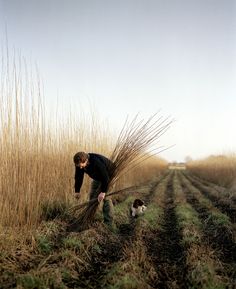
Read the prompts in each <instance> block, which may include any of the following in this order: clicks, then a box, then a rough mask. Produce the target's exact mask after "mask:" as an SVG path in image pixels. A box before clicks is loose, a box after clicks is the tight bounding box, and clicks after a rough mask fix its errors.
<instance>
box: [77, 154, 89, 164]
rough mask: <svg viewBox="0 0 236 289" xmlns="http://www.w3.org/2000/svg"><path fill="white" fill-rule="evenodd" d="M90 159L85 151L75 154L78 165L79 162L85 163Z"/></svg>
mask: <svg viewBox="0 0 236 289" xmlns="http://www.w3.org/2000/svg"><path fill="white" fill-rule="evenodd" d="M87 159H88V154H87V153H85V152H78V153H76V154H75V155H74V163H75V164H76V165H78V164H79V163H84V162H85V161H86V160H87Z"/></svg>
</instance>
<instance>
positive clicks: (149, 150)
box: [70, 113, 173, 230]
mask: <svg viewBox="0 0 236 289" xmlns="http://www.w3.org/2000/svg"><path fill="white" fill-rule="evenodd" d="M157 116H158V114H157V113H156V114H154V115H152V116H151V117H150V118H148V119H147V120H146V121H145V120H144V119H141V120H139V119H138V114H137V115H136V116H135V117H134V118H133V120H131V121H129V120H128V117H127V119H126V121H125V123H124V125H123V128H122V130H121V132H120V134H119V137H118V139H117V142H116V146H115V148H114V150H113V152H112V154H111V156H110V160H111V161H112V162H113V164H114V166H113V167H112V168H111V172H110V175H111V178H110V182H109V185H108V190H109V188H112V187H113V185H114V184H115V183H116V181H117V180H118V179H119V178H120V177H121V176H122V175H124V174H125V173H127V171H129V170H131V169H133V168H134V167H136V166H137V165H138V164H140V162H142V161H144V160H146V159H147V158H149V157H151V156H153V155H156V154H158V153H160V152H162V151H164V150H166V149H167V148H163V147H162V146H159V147H156V148H154V149H153V146H154V145H156V144H157V140H158V139H159V138H160V137H161V136H162V135H163V134H164V133H165V132H166V130H167V129H168V128H169V127H170V125H171V123H172V122H173V120H170V119H169V118H163V117H162V116H160V117H157ZM134 188H135V186H134V187H131V188H129V189H130V190H132V189H134ZM125 190H127V188H126V189H123V190H119V191H116V192H110V193H108V194H106V196H111V195H114V194H118V193H121V192H122V191H125ZM98 204H99V203H98V200H97V199H92V200H90V201H89V202H86V203H83V204H80V205H76V206H74V207H72V208H71V209H70V212H73V214H74V216H77V221H76V226H78V227H77V230H84V229H86V228H87V227H89V226H90V225H91V224H92V222H93V220H94V216H95V213H96V210H97V207H98Z"/></svg>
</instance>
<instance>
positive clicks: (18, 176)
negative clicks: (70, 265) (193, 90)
mask: <svg viewBox="0 0 236 289" xmlns="http://www.w3.org/2000/svg"><path fill="white" fill-rule="evenodd" d="M0 69H1V80H0V81H1V82H0V161H1V166H0V227H4V228H13V229H14V231H15V232H17V229H20V230H21V231H24V229H25V230H31V229H34V228H37V226H38V224H39V223H40V221H41V219H42V217H43V216H42V214H43V212H44V211H43V207H44V204H53V203H54V202H59V203H62V204H65V205H69V204H71V203H73V202H75V201H76V200H75V199H74V198H73V191H74V164H73V161H72V158H73V155H74V154H75V153H76V152H77V151H81V150H84V151H88V152H97V153H102V154H104V155H107V156H109V155H110V154H111V152H112V150H113V148H114V146H115V144H114V139H116V137H114V134H113V132H112V130H111V129H110V128H109V125H108V124H107V123H105V122H103V121H101V119H100V118H99V115H98V114H97V113H96V112H94V111H90V112H89V114H86V116H85V115H84V114H82V113H81V112H82V111H83V109H82V108H81V107H80V109H79V110H72V109H71V110H69V109H68V113H66V114H65V113H64V112H63V113H64V114H65V115H64V116H63V114H60V113H59V110H58V109H56V110H55V111H50V113H47V107H46V105H45V103H46V101H45V97H44V95H43V93H42V86H43V85H42V83H41V80H40V78H39V76H38V73H37V71H36V73H35V72H34V71H33V69H30V70H29V69H28V67H27V64H26V62H24V61H23V60H22V58H21V57H20V56H17V57H16V56H9V52H8V51H7V52H5V57H2V59H1V67H0ZM69 111H70V113H69ZM78 111H79V114H78V113H77V112H78ZM86 112H88V109H86ZM160 163H161V166H160V167H159V165H157V166H158V167H159V169H160V170H161V169H162V167H164V166H163V163H165V161H161V162H160ZM149 164H150V165H149ZM156 164H159V163H158V161H157V162H156ZM156 164H155V165H154V164H151V162H150V163H149V162H148V161H147V162H145V166H146V173H145V170H143V171H142V174H141V173H137V171H134V173H133V174H132V173H131V172H129V177H128V178H129V185H131V184H132V183H135V182H137V180H139V181H142V179H143V180H145V179H147V176H148V177H150V173H153V174H155V173H156V172H157V170H156V171H155V170H153V169H152V167H153V166H155V168H156ZM148 167H149V168H150V170H149V169H148ZM125 182H127V178H126V180H125ZM120 186H122V184H120ZM88 187H89V179H88V178H85V184H84V185H83V191H84V196H83V197H82V199H83V198H84V199H86V197H87V195H86V192H87V190H88Z"/></svg>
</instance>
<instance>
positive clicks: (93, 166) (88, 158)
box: [74, 152, 114, 226]
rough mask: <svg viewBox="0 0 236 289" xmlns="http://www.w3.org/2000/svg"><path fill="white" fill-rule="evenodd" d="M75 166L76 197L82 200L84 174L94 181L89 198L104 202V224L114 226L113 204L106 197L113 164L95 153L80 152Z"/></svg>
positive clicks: (76, 156)
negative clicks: (81, 191) (81, 189)
mask: <svg viewBox="0 0 236 289" xmlns="http://www.w3.org/2000/svg"><path fill="white" fill-rule="evenodd" d="M74 164H75V197H76V198H78V199H79V198H80V188H81V186H82V184H83V179H84V173H86V174H87V175H89V176H90V178H92V179H93V181H92V184H91V189H90V194H89V198H90V200H91V199H95V198H97V199H98V202H101V201H104V202H103V218H104V223H105V224H107V225H109V226H112V225H113V224H112V223H113V204H112V200H111V198H109V197H106V193H107V190H108V185H109V182H110V178H111V174H112V170H113V169H114V165H113V163H112V162H111V161H110V160H109V159H108V158H106V157H105V156H103V155H100V154H95V153H86V152H78V153H76V154H75V155H74Z"/></svg>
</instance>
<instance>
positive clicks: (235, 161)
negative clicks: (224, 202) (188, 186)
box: [186, 154, 236, 190]
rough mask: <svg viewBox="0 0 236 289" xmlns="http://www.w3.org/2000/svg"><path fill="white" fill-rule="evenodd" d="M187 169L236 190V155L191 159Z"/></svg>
mask: <svg viewBox="0 0 236 289" xmlns="http://www.w3.org/2000/svg"><path fill="white" fill-rule="evenodd" d="M186 165H187V169H188V170H190V171H191V172H192V173H194V174H195V175H197V176H199V177H200V178H203V179H206V180H208V181H210V182H213V183H216V184H219V185H221V186H225V187H227V188H230V189H234V190H236V155H235V154H228V155H215V156H209V157H208V158H205V159H201V160H196V161H190V162H188V163H187V164H186Z"/></svg>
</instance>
